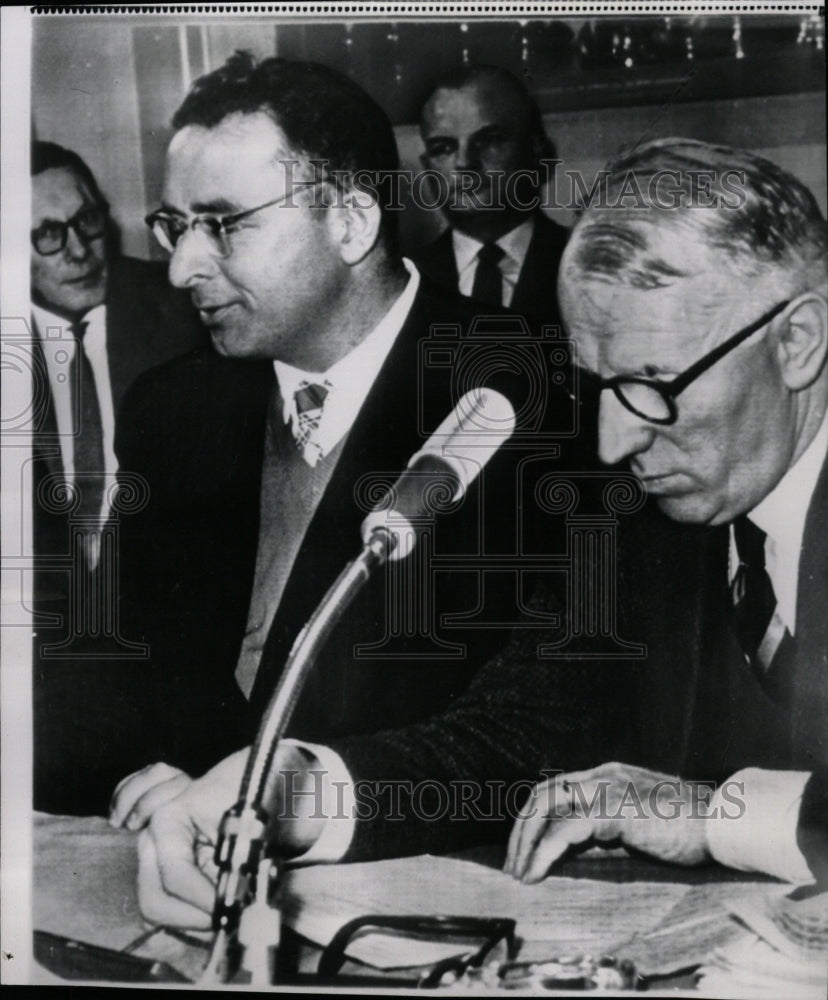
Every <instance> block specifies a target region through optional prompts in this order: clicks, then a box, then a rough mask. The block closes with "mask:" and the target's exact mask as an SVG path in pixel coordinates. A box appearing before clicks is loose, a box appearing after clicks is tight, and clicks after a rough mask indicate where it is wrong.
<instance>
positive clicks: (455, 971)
mask: <svg viewBox="0 0 828 1000" xmlns="http://www.w3.org/2000/svg"><path fill="white" fill-rule="evenodd" d="M516 926H517V924H516V922H515V921H514V920H512V919H511V918H509V917H452V916H434V917H418V916H392V915H388V914H372V915H370V916H365V917H356V918H355V919H354V920H349V921H348V923H347V924H345V925H344V926H342V927H340V928H339V930H338V931H337V932H336V934H335V935H334V936H333V938H332V939H331V941H330V942H329V943H328V946H327V948H325V950H324V952H323V953H322V957H321V958H320V960H319V968H318V970H317V975H318V976H319V978H320V979H322V980H328V979H331V978H332V977H334V976H335V975H336V974H337V972H339V970H340V969H341V968H342V966H343V965H344V964H345V960H346V955H345V951H346V949H347V947H348V945H349V944H351V942H352V941H353V940H354V938H355V937H356V936H357V935H358V934H359V932H360V931H363V930H364V929H365V928H367V927H372V928H375V929H378V930H382V929H385V930H392V931H398V932H400V933H402V934H408V935H412V936H421V937H425V938H428V939H431V940H435V939H436V940H450V939H452V938H457V939H460V940H475V941H476V942H479V941H480V940H481V939H482V940H483V944H482V945H478V947H474V948H471V949H470V950H469V951H466V952H464V953H463V954H462V955H458V956H455V957H453V958H446V959H443V960H442V961H440V962H438V963H437V964H436V965H434V966H433V967H432V968H431V969H430V970H429V971H428V972H426V973H424V974H423V975H422V976H421V977H420V980H419V983H418V985H419V986H420V987H435V986H439V985H441V983H442V980H443V977H446V976H447V977H449V978H459V977H460V976H462V975H463V974H465V973H466V972H467V971H468V970H470V969H479V968H481V967H482V965H483V963H484V962H485V960H486V959H487V958H488V957H489V955H490V954H491V952H492V951H493V949H494V948H495V946H496V945H498V944H500V942H504V943H505V946H506V952H507V957H508V958H510V959H513V958H514V957H515V955H516V954H517V939H516V936H515V929H516Z"/></svg>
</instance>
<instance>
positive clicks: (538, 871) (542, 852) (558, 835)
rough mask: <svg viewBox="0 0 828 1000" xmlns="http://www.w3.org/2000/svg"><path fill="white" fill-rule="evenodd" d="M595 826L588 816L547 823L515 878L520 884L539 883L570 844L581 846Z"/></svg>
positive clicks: (576, 816)
mask: <svg viewBox="0 0 828 1000" xmlns="http://www.w3.org/2000/svg"><path fill="white" fill-rule="evenodd" d="M594 827H595V824H594V823H593V821H592V820H591V819H590V818H589V817H588V816H578V815H573V816H569V817H567V818H565V819H552V820H550V821H549V823H548V825H547V826H546V829H545V830H544V832H543V835H542V837H541V838H540V840H539V841H538V843H537V844H536V845H535V849H534V851H533V852H532V853H531V854H530V855H528V856H527V857H526V859H525V863H524V865H523V868H522V869H521V868H520V867H519V868H518V871H517V873H516V877H518V878H519V879H520V880H521V881H522V882H527V883H529V882H540V881H541V879H542V878H545V876H546V873H547V872H548V871H549V869H550V868H551V867H552V865H554V864H555V862H556V861H557V860H558V858H560V857H561V856H562V855H563V854H564V853H565V852H566V851H567V849H568V848H569V847H570V846H571V845H572V844H582V843H584V841H586V840H589V838H590V837H591V836H592V835H593V834H594V832H595V828H594Z"/></svg>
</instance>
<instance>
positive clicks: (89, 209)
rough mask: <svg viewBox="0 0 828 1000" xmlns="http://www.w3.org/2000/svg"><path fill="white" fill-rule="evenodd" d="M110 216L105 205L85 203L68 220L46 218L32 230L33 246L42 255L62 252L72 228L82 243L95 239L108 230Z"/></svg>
mask: <svg viewBox="0 0 828 1000" xmlns="http://www.w3.org/2000/svg"><path fill="white" fill-rule="evenodd" d="M108 217H109V213H108V212H107V209H106V208H105V207H104V206H103V205H85V206H84V207H83V208H82V209H81V210H80V211H79V212H76V213H75V214H74V215H73V216H72V218H71V219H67V220H66V222H61V221H59V220H58V219H46V221H45V222H41V224H40V225H39V226H38V227H37V229H33V230H32V246H33V247H34V248H35V250H37V252H38V253H39V254H40V256H41V257H49V256H51V255H52V254H54V253H60V251H61V250H62V249H63V248H64V247H65V246H66V241H67V239H68V238H69V230H70V229H71V230H73V231H74V233H75V235H76V236H77V238H78V239H79V240H80V241H81V242H82V243H86V242H88V241H89V240H95V239H97V238H98V237H99V236H103V234H104V233H105V232H106V223H107V219H108Z"/></svg>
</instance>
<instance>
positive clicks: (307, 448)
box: [293, 379, 330, 466]
mask: <svg viewBox="0 0 828 1000" xmlns="http://www.w3.org/2000/svg"><path fill="white" fill-rule="evenodd" d="M329 391H330V386H329V385H327V384H326V385H318V384H316V383H313V382H308V381H307V380H306V379H302V381H301V382H300V383H299V388H298V389H297V390H296V392H295V394H294V397H293V399H294V402H295V403H296V423H295V425H294V428H293V436H294V438H295V439H296V447H297V448H298V449H299V451H300V453H301V455H302V457H303V458H304V459H305V461H306V462H307V463H308V464H309V465H311V466H313V465H316V463H317V462H318V461H319V459H320V458H322V449H321V448H320V447H319V445H317V444H315V442H313V441H311V437H312V436H313V434H314V432H315V431H316V430H317V429H318V427H319V421H320V420H321V419H322V407H323V406H324V403H325V399H326V397H327V395H328V392H329Z"/></svg>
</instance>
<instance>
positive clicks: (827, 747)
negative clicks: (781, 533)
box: [791, 458, 828, 766]
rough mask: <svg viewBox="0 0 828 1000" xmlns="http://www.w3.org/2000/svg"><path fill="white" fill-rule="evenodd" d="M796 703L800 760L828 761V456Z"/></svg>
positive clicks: (802, 570)
mask: <svg viewBox="0 0 828 1000" xmlns="http://www.w3.org/2000/svg"><path fill="white" fill-rule="evenodd" d="M795 650H796V652H795V666H794V670H795V674H794V703H793V713H792V719H791V728H792V737H793V748H794V754H795V755H796V756H797V757H798V761H797V763H798V764H799V765H801V766H806V764H808V761H806V760H805V755H807V758H808V759H809V761H810V763H811V764H812V763H813V762H817V763H823V764H824V763H828V458H826V459H825V461H824V463H823V466H822V472H821V473H820V477H819V480H818V481H817V485H816V489H815V490H814V495H813V497H812V499H811V505H810V507H809V508H808V516H807V518H806V521H805V532H804V534H803V538H802V555H801V557H800V564H799V583H798V588H797V609H796V644H795Z"/></svg>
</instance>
